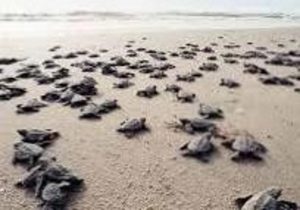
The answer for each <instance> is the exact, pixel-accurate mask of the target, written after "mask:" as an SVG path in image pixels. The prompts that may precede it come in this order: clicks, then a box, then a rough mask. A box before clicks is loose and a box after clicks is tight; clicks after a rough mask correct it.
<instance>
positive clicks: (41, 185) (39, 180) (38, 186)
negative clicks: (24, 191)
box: [34, 176, 46, 198]
mask: <svg viewBox="0 0 300 210" xmlns="http://www.w3.org/2000/svg"><path fill="white" fill-rule="evenodd" d="M45 181H46V180H45V177H44V176H40V177H38V178H37V179H36V186H35V192H34V194H35V197H37V198H39V197H40V196H41V193H42V191H43V188H44V186H45V184H46V183H45Z"/></svg>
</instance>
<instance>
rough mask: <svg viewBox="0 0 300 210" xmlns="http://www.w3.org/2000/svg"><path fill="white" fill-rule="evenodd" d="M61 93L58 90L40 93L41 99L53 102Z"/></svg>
mask: <svg viewBox="0 0 300 210" xmlns="http://www.w3.org/2000/svg"><path fill="white" fill-rule="evenodd" d="M61 94H62V93H61V92H60V91H58V90H52V91H49V92H47V93H45V94H44V95H42V96H41V99H42V100H43V101H47V102H55V101H58V100H59V99H60V96H61Z"/></svg>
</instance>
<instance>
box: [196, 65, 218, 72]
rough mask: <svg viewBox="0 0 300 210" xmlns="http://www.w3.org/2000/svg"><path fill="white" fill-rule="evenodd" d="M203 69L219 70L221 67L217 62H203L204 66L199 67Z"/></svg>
mask: <svg viewBox="0 0 300 210" xmlns="http://www.w3.org/2000/svg"><path fill="white" fill-rule="evenodd" d="M199 69H200V70H201V71H217V70H218V69H219V66H218V64H216V63H203V64H202V66H200V67H199Z"/></svg>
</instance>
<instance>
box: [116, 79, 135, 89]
mask: <svg viewBox="0 0 300 210" xmlns="http://www.w3.org/2000/svg"><path fill="white" fill-rule="evenodd" d="M133 85H134V83H133V82H130V81H129V80H127V79H126V80H121V81H119V82H116V83H114V84H113V87H114V88H118V89H126V88H129V87H130V86H133Z"/></svg>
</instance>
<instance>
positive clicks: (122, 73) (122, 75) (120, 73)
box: [113, 71, 135, 79]
mask: <svg viewBox="0 0 300 210" xmlns="http://www.w3.org/2000/svg"><path fill="white" fill-rule="evenodd" d="M113 75H114V76H115V77H116V78H120V79H131V78H133V77H135V74H134V73H131V72H125V71H116V72H115V73H114V74H113Z"/></svg>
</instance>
